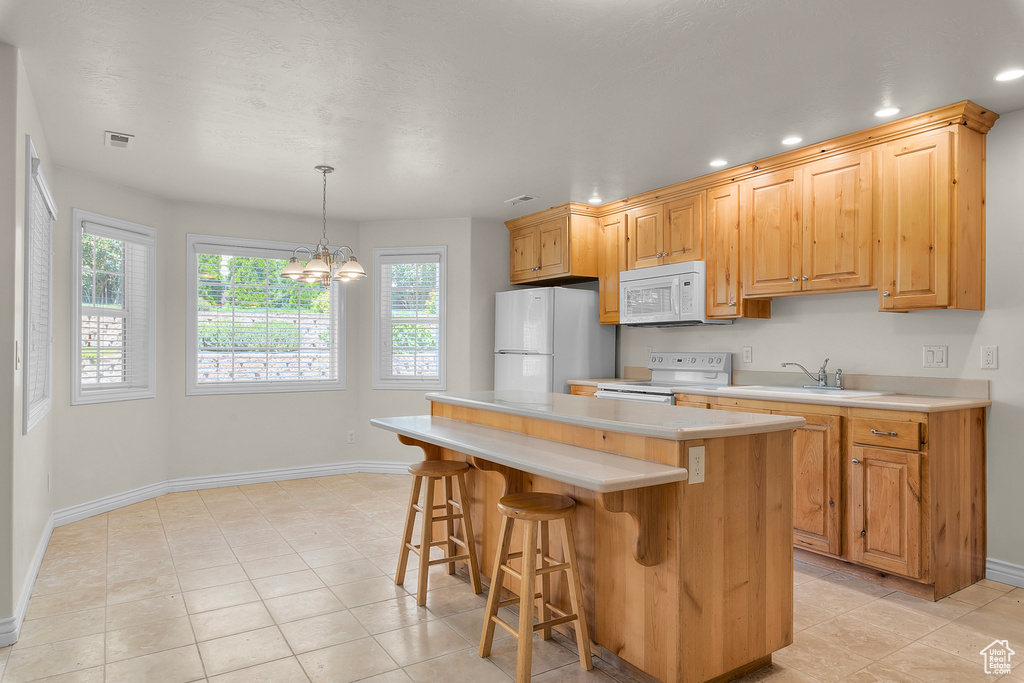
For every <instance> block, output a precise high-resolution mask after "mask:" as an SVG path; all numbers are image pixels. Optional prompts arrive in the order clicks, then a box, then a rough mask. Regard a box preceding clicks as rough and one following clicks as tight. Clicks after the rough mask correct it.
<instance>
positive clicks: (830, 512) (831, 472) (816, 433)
mask: <svg viewBox="0 0 1024 683" xmlns="http://www.w3.org/2000/svg"><path fill="white" fill-rule="evenodd" d="M772 413H773V414H776V415H796V416H797V417H802V418H804V419H805V420H806V421H807V424H806V425H804V426H803V427H800V428H799V429H794V430H793V545H795V546H797V547H798V548H809V549H810V550H816V551H818V552H822V553H828V554H830V555H839V554H840V553H841V552H842V540H841V539H842V532H841V529H842V519H841V514H840V511H841V510H842V499H841V497H840V496H841V495H842V484H841V474H840V471H841V469H842V462H841V458H842V451H841V449H840V436H839V434H840V422H841V418H840V417H839V416H838V415H805V414H802V413H794V412H792V411H789V410H785V411H782V410H773V411H772Z"/></svg>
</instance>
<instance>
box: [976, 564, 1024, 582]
mask: <svg viewBox="0 0 1024 683" xmlns="http://www.w3.org/2000/svg"><path fill="white" fill-rule="evenodd" d="M985 578H986V579H991V580H993V581H999V582H1000V583H1008V584H1010V585H1011V586H1017V587H1018V588H1024V567H1022V566H1020V565H1019V564H1013V563H1011V562H1003V561H1002V560H995V559H993V558H991V557H990V558H988V561H986V562H985Z"/></svg>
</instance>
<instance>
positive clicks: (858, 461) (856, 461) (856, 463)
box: [850, 458, 860, 465]
mask: <svg viewBox="0 0 1024 683" xmlns="http://www.w3.org/2000/svg"><path fill="white" fill-rule="evenodd" d="M850 462H852V463H853V464H854V465H859V464H860V460H858V459H857V458H854V459H853V460H851V461H850Z"/></svg>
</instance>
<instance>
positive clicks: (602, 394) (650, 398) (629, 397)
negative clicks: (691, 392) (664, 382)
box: [594, 389, 675, 404]
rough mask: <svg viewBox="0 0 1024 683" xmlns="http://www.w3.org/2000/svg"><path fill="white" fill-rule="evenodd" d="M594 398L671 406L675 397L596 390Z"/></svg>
mask: <svg viewBox="0 0 1024 683" xmlns="http://www.w3.org/2000/svg"><path fill="white" fill-rule="evenodd" d="M594 396H595V397H596V398H615V399H618V400H620V401H644V402H646V403H664V404H672V403H674V402H675V397H674V396H673V395H672V394H640V393H635V392H631V391H607V390H605V389H598V390H597V392H595V393H594Z"/></svg>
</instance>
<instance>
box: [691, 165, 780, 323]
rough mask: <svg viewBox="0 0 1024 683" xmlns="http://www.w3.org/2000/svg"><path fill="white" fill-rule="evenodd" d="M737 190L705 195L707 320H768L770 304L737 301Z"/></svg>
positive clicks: (729, 187)
mask: <svg viewBox="0 0 1024 683" xmlns="http://www.w3.org/2000/svg"><path fill="white" fill-rule="evenodd" d="M739 213H740V187H739V185H738V184H736V183H733V184H731V185H723V186H722V187H716V188H715V189H713V190H708V192H707V218H708V222H707V253H706V256H707V309H706V315H707V317H709V318H769V317H771V302H770V301H755V300H743V299H741V298H740V222H739V220H740V219H739Z"/></svg>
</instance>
